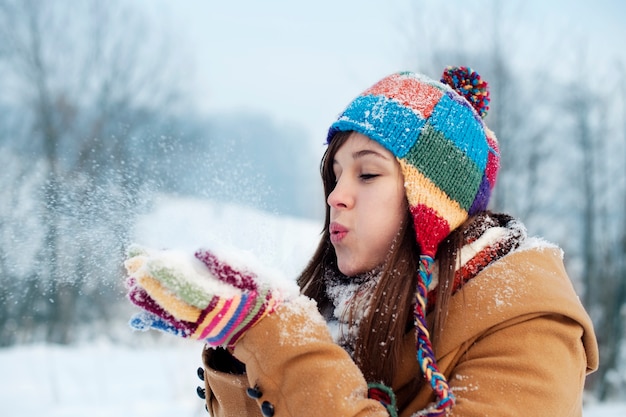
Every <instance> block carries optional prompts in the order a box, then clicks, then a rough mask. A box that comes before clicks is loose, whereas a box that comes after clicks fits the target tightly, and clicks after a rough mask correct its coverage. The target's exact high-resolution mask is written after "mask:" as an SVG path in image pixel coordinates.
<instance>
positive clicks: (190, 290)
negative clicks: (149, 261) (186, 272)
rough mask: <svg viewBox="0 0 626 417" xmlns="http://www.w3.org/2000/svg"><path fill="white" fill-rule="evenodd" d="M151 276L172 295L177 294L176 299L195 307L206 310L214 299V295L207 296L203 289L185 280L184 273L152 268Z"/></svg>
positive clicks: (169, 269)
mask: <svg viewBox="0 0 626 417" xmlns="http://www.w3.org/2000/svg"><path fill="white" fill-rule="evenodd" d="M150 274H152V276H153V277H154V278H155V279H156V280H157V281H159V282H161V284H163V285H165V287H166V288H167V289H169V290H170V291H171V292H172V293H174V294H176V297H178V298H180V299H181V300H182V301H184V302H185V303H187V304H190V305H192V306H194V307H197V308H200V309H203V308H206V306H208V305H209V303H210V302H211V299H212V298H213V295H212V294H206V293H205V292H204V291H203V290H202V288H199V287H197V286H195V285H193V283H191V282H189V280H187V279H185V277H184V276H183V275H182V273H180V272H178V271H176V270H174V269H171V268H166V267H154V266H152V267H151V268H150Z"/></svg>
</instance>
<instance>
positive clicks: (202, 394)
mask: <svg viewBox="0 0 626 417" xmlns="http://www.w3.org/2000/svg"><path fill="white" fill-rule="evenodd" d="M196 394H198V397H200V398H202V399H203V400H206V390H205V389H204V388H202V387H198V388H196Z"/></svg>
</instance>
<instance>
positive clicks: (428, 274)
mask: <svg viewBox="0 0 626 417" xmlns="http://www.w3.org/2000/svg"><path fill="white" fill-rule="evenodd" d="M433 267H434V260H433V258H432V257H431V256H428V255H422V256H420V263H419V271H418V272H419V280H418V284H417V291H416V293H415V314H414V316H415V327H416V329H417V336H416V337H417V362H418V363H419V366H420V369H421V370H422V373H423V374H424V377H425V378H426V380H427V381H428V382H429V383H430V386H431V388H432V389H433V391H434V392H435V395H436V396H437V402H436V403H435V404H434V406H433V407H432V408H430V409H428V412H427V414H424V415H425V416H429V417H434V416H443V415H445V414H446V413H447V411H448V410H449V409H450V408H451V407H452V406H453V405H454V401H455V398H454V395H453V394H452V391H450V388H449V386H448V382H447V381H446V378H445V376H444V375H443V374H442V373H441V372H440V371H439V367H438V366H437V362H436V361H435V354H434V352H433V347H432V343H431V341H430V334H429V331H428V324H427V323H426V304H427V300H428V286H429V285H430V283H431V281H432V278H433Z"/></svg>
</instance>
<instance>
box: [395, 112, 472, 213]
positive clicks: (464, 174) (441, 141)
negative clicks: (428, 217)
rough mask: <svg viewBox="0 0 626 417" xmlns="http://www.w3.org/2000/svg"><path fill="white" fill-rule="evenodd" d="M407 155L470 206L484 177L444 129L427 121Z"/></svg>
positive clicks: (410, 160)
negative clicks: (442, 130)
mask: <svg viewBox="0 0 626 417" xmlns="http://www.w3.org/2000/svg"><path fill="white" fill-rule="evenodd" d="M404 159H406V161H407V162H409V163H410V164H412V165H413V166H415V167H416V168H417V169H418V170H419V171H420V172H421V173H422V174H423V175H424V176H425V177H427V178H429V179H430V180H431V181H432V182H433V183H434V184H435V185H436V186H437V188H439V189H440V190H442V191H443V192H445V193H446V194H447V195H448V197H450V198H451V199H452V200H455V201H457V202H458V203H459V205H460V206H461V207H462V208H463V209H464V210H466V211H467V210H469V209H470V207H471V206H472V203H473V202H474V197H475V196H476V192H477V191H478V187H479V186H480V182H481V181H482V172H481V171H480V169H479V168H478V166H477V165H476V164H475V163H474V161H472V159H471V158H470V157H468V156H467V155H466V154H465V153H464V152H463V151H462V150H460V149H459V148H458V147H457V146H455V145H454V143H453V142H452V141H450V140H448V139H447V138H446V137H445V136H444V135H443V133H441V132H439V131H437V130H435V129H434V128H433V127H432V126H431V125H430V124H428V123H427V124H426V125H425V126H424V128H423V129H422V132H421V133H420V136H419V137H418V139H417V142H416V143H415V145H414V146H413V147H412V148H411V150H410V151H409V152H408V153H407V155H406V156H405V157H404Z"/></svg>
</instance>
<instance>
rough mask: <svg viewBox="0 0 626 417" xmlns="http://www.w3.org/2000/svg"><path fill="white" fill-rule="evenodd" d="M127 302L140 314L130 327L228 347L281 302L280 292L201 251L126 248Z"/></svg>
mask: <svg viewBox="0 0 626 417" xmlns="http://www.w3.org/2000/svg"><path fill="white" fill-rule="evenodd" d="M124 266H125V267H126V271H127V273H128V278H127V280H126V284H127V288H128V298H129V299H130V301H131V302H132V303H133V304H135V305H137V306H139V307H140V308H142V309H143V310H144V311H143V312H141V313H139V314H137V315H135V316H134V317H133V318H132V319H131V322H130V325H131V326H132V327H133V328H135V329H139V330H148V329H157V330H161V331H164V332H167V333H171V334H174V335H177V336H181V337H186V338H191V339H196V340H202V341H204V342H205V343H207V344H208V345H210V346H213V347H217V346H224V347H232V346H234V345H235V344H236V343H237V341H238V340H239V339H240V338H241V337H242V336H243V335H244V334H245V332H246V331H247V330H248V329H250V328H251V327H252V326H254V325H255V324H256V323H258V322H259V321H260V320H261V319H263V317H265V316H266V315H268V314H270V313H272V312H273V311H274V310H276V308H277V307H278V306H279V305H280V304H281V302H283V300H284V298H285V294H284V292H283V291H281V290H279V289H277V288H272V286H271V285H270V284H269V283H266V282H262V280H261V279H260V277H259V276H258V275H256V274H255V273H253V272H250V271H248V270H247V269H245V268H242V269H236V268H234V267H232V266H231V265H230V264H228V263H225V262H223V261H222V260H220V259H218V258H217V257H216V256H215V255H214V254H213V253H212V252H209V251H206V250H201V251H198V252H196V254H195V256H191V255H188V254H185V253H182V252H179V251H172V250H158V251H156V250H148V249H143V248H139V247H137V246H132V247H131V248H130V249H129V252H128V258H127V259H126V261H125V262H124Z"/></svg>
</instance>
